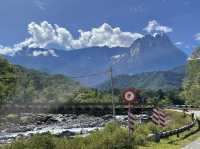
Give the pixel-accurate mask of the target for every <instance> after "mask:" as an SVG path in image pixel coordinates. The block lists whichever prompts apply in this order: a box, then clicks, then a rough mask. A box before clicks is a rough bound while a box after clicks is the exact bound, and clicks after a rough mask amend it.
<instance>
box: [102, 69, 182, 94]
mask: <svg viewBox="0 0 200 149" xmlns="http://www.w3.org/2000/svg"><path fill="white" fill-rule="evenodd" d="M184 76H185V66H180V67H177V68H175V69H172V70H169V71H154V72H146V73H141V74H136V75H120V76H117V77H115V78H114V86H115V88H117V89H123V88H128V87H135V88H139V89H145V90H159V89H162V90H173V89H178V88H180V87H181V84H182V81H183V78H184ZM109 85H110V82H105V83H103V84H101V85H100V86H99V88H101V89H103V90H107V89H108V87H109Z"/></svg>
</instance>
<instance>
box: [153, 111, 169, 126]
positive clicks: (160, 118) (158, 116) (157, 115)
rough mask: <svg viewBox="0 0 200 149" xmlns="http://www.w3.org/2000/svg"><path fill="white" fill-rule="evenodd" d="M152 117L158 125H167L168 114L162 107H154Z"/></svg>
mask: <svg viewBox="0 0 200 149" xmlns="http://www.w3.org/2000/svg"><path fill="white" fill-rule="evenodd" d="M151 119H152V121H153V123H154V124H156V125H161V126H162V127H165V126H166V114H165V113H164V112H163V111H162V110H161V109H153V115H152V116H151Z"/></svg>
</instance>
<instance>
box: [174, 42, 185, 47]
mask: <svg viewBox="0 0 200 149" xmlns="http://www.w3.org/2000/svg"><path fill="white" fill-rule="evenodd" d="M175 45H177V46H181V45H183V43H182V42H180V41H178V42H175Z"/></svg>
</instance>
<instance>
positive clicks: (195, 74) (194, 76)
mask: <svg viewBox="0 0 200 149" xmlns="http://www.w3.org/2000/svg"><path fill="white" fill-rule="evenodd" d="M183 88H184V91H183V92H182V93H181V95H182V97H184V98H185V100H186V101H187V102H188V103H189V104H200V47H199V48H197V49H196V50H195V51H194V52H193V54H192V56H191V57H190V58H189V59H188V63H187V67H186V78H185V80H184V83H183Z"/></svg>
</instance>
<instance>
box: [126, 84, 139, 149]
mask: <svg viewBox="0 0 200 149" xmlns="http://www.w3.org/2000/svg"><path fill="white" fill-rule="evenodd" d="M136 92H137V91H136V90H135V89H133V88H129V89H126V90H124V91H123V94H122V98H123V100H124V101H125V103H128V105H129V106H128V134H129V139H128V142H129V147H130V141H131V132H133V126H134V115H133V114H132V113H131V104H133V103H135V101H136V100H137V96H136Z"/></svg>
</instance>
